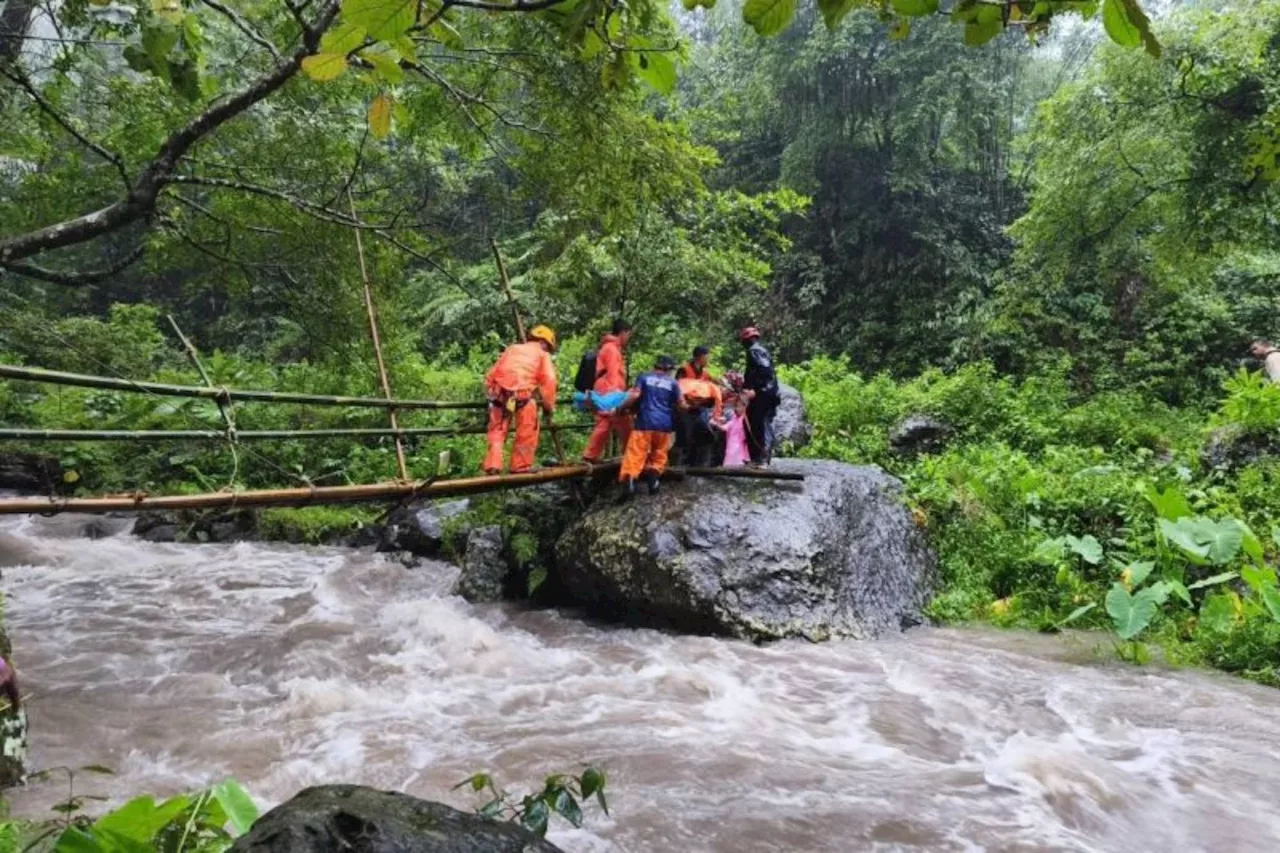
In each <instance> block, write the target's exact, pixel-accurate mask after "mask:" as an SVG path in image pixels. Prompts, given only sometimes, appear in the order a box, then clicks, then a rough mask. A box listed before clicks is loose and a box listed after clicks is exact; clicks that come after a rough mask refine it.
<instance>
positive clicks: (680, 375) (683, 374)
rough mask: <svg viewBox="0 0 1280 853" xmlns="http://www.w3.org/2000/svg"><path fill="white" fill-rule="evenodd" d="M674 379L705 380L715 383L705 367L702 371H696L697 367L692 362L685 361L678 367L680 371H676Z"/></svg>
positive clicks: (714, 379)
mask: <svg viewBox="0 0 1280 853" xmlns="http://www.w3.org/2000/svg"><path fill="white" fill-rule="evenodd" d="M676 379H706V380H707V381H709V382H715V381H716V378H715V377H714V376H712V375H711V371H710V370H707V369H706V368H705V367H704V368H702V371H701V372H699V371H698V367H697V365H695V364H694V363H693V362H692V361H686V362H685V363H684V364H682V365H680V369H679V370H677V371H676Z"/></svg>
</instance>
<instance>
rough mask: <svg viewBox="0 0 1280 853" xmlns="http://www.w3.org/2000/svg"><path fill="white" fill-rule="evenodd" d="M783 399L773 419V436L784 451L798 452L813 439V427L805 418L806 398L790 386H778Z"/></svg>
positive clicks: (779, 402)
mask: <svg viewBox="0 0 1280 853" xmlns="http://www.w3.org/2000/svg"><path fill="white" fill-rule="evenodd" d="M778 392H779V395H780V397H781V399H780V400H779V401H778V412H777V414H776V415H774V418H773V434H774V438H775V440H776V441H777V442H778V448H779V449H782V450H798V449H799V448H801V447H804V446H805V445H806V444H808V443H809V439H810V438H812V437H813V427H811V426H810V425H809V420H808V418H807V417H806V416H805V411H804V397H802V396H801V395H800V392H799V391H797V390H796V389H795V388H792V387H791V386H790V385H783V384H779V385H778Z"/></svg>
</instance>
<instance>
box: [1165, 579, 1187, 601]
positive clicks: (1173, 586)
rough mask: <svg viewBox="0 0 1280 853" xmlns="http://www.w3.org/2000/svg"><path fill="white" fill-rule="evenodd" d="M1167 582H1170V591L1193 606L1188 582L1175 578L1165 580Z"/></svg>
mask: <svg viewBox="0 0 1280 853" xmlns="http://www.w3.org/2000/svg"><path fill="white" fill-rule="evenodd" d="M1165 583H1167V584H1169V592H1171V593H1173V594H1174V595H1176V596H1178V598H1179V599H1181V600H1182V601H1183V602H1184V603H1185V604H1186V605H1187V606H1188V607H1191V606H1192V601H1191V591H1190V590H1188V589H1187V587H1186V584H1184V583H1183V582H1182V581H1175V580H1171V581H1165Z"/></svg>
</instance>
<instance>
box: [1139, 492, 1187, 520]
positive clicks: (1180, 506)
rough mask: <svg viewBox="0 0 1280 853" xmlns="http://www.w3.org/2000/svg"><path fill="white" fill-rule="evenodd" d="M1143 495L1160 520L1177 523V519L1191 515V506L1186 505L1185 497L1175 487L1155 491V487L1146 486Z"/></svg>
mask: <svg viewBox="0 0 1280 853" xmlns="http://www.w3.org/2000/svg"><path fill="white" fill-rule="evenodd" d="M1143 494H1144V497H1146V499H1147V502H1148V503H1150V504H1151V507H1152V509H1154V510H1155V511H1156V515H1158V516H1159V517H1160V518H1167V519H1169V520H1170V521H1177V520H1178V519H1179V518H1182V517H1184V516H1188V515H1191V504H1189V503H1187V498H1186V495H1184V494H1182V492H1181V491H1179V490H1178V487H1177V486H1170V487H1169V488H1167V489H1165V490H1164V491H1160V490H1158V489H1156V487H1155V486H1147V489H1146V491H1145V492H1144V493H1143Z"/></svg>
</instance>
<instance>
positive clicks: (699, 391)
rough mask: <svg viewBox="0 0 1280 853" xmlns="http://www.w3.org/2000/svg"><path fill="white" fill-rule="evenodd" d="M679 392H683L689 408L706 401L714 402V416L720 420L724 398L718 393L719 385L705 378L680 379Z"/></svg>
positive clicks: (701, 404) (698, 406)
mask: <svg viewBox="0 0 1280 853" xmlns="http://www.w3.org/2000/svg"><path fill="white" fill-rule="evenodd" d="M680 392H681V393H682V394H684V398H685V400H687V401H688V402H689V406H690V408H702V407H704V406H705V405H706V404H707V403H712V404H714V406H715V408H714V410H713V413H714V417H715V419H716V420H720V415H721V413H722V412H723V410H724V398H723V397H722V396H721V394H720V386H719V385H717V384H716V383H714V382H708V381H707V380H705V379H681V380H680Z"/></svg>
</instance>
